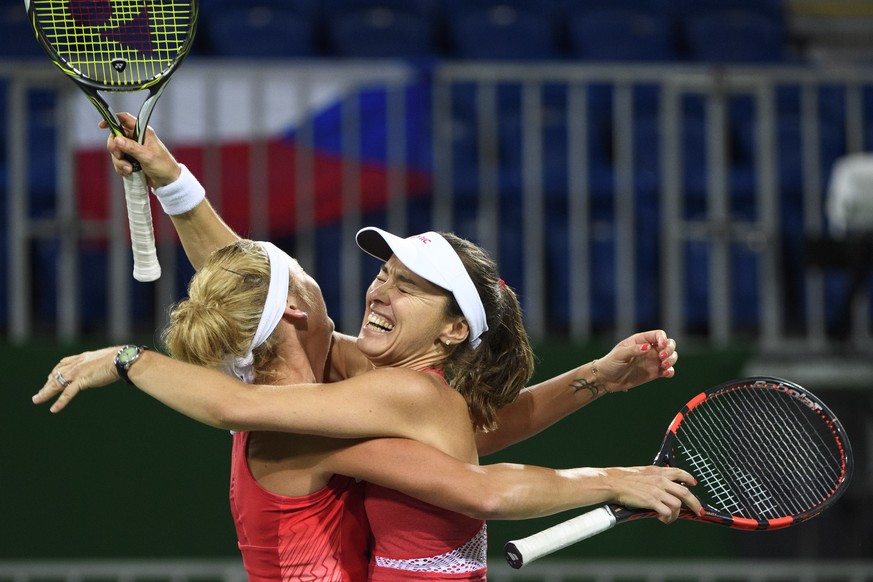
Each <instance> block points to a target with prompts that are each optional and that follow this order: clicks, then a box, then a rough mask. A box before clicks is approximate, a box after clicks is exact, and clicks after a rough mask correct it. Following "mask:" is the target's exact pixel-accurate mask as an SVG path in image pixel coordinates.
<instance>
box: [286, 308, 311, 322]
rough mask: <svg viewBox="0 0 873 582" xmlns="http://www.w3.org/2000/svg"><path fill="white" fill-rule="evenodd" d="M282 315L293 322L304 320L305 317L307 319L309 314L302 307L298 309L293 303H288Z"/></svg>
mask: <svg viewBox="0 0 873 582" xmlns="http://www.w3.org/2000/svg"><path fill="white" fill-rule="evenodd" d="M283 317H287V318H289V319H291V320H292V321H291V323H294V322H295V321H297V322H301V321H306V320H307V319H309V314H308V313H306V312H305V311H303V310H302V309H298V308H297V307H295V306H294V305H289V306H287V307H286V308H285V314H284V315H283Z"/></svg>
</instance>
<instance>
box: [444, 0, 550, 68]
mask: <svg viewBox="0 0 873 582" xmlns="http://www.w3.org/2000/svg"><path fill="white" fill-rule="evenodd" d="M448 28H449V35H450V40H451V42H452V45H453V47H452V48H453V53H454V54H455V55H456V56H457V57H460V58H464V59H483V60H534V59H552V58H556V57H557V56H558V55H559V51H558V45H557V42H556V38H555V31H554V29H553V24H552V19H551V16H550V15H549V14H548V13H547V12H545V11H541V10H540V11H533V10H531V11H529V10H526V9H523V8H520V7H518V8H517V7H514V6H511V5H509V4H504V3H499V2H495V3H493V4H490V5H478V4H474V5H471V7H469V8H466V9H464V10H459V11H457V12H453V13H450V14H449V16H448Z"/></svg>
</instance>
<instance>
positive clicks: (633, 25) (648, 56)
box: [567, 7, 677, 61]
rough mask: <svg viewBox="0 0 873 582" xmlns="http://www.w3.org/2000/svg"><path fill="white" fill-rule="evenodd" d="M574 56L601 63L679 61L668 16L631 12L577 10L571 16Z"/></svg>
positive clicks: (569, 27)
mask: <svg viewBox="0 0 873 582" xmlns="http://www.w3.org/2000/svg"><path fill="white" fill-rule="evenodd" d="M567 30H568V41H569V45H570V50H571V53H572V55H573V56H575V57H578V58H580V59H585V60H599V61H671V60H674V59H676V58H677V53H676V50H675V47H674V42H673V38H672V34H671V33H672V30H671V27H670V22H669V20H668V19H667V17H666V16H665V15H664V14H660V13H655V12H646V11H642V10H633V9H629V8H612V7H610V8H599V9H591V10H577V11H574V12H573V13H572V14H569V15H568V20H567Z"/></svg>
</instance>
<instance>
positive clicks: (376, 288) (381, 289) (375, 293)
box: [367, 279, 388, 309]
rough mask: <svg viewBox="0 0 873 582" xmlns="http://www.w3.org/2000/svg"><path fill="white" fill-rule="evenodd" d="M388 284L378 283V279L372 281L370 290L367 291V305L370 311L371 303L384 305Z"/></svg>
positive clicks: (385, 282)
mask: <svg viewBox="0 0 873 582" xmlns="http://www.w3.org/2000/svg"><path fill="white" fill-rule="evenodd" d="M387 286H388V282H387V281H384V282H383V281H379V280H378V279H374V280H373V283H372V284H371V285H370V288H369V289H367V304H368V305H370V309H372V308H373V307H372V306H373V303H375V302H377V301H378V302H380V303H384V301H385V297H386V294H387V293H386V291H387V289H386V288H387Z"/></svg>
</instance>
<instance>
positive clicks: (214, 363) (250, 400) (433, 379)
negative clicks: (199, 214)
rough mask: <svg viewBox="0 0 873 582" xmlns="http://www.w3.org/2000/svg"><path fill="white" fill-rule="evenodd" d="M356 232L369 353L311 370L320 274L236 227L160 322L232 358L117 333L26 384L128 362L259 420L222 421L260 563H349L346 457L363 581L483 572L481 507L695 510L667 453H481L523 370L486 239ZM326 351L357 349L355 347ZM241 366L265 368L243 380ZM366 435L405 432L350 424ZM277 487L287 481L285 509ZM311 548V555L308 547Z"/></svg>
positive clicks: (156, 384)
mask: <svg viewBox="0 0 873 582" xmlns="http://www.w3.org/2000/svg"><path fill="white" fill-rule="evenodd" d="M359 243H360V244H361V246H362V248H364V249H365V250H368V251H369V252H371V253H373V254H375V255H377V256H380V257H382V258H384V259H386V262H385V265H384V266H383V267H382V269H381V270H380V273H379V275H377V277H376V279H375V280H374V282H373V284H372V285H371V287H370V289H369V290H368V293H367V310H366V315H365V319H364V322H363V325H362V328H361V331H360V334H359V336H358V338H357V344H358V347H359V349H360V352H361V353H363V354H364V355H365V356H366V357H367V358H368V361H369V362H371V365H370V366H369V369H368V371H364V370H351V369H347V370H346V372H347V375H348V376H349V377H350V378H349V379H348V380H345V381H340V382H337V383H334V384H329V385H324V384H319V383H313V382H318V381H320V380H322V379H323V376H324V374H323V373H322V372H321V371H320V370H323V369H324V365H325V364H326V361H327V359H328V351H329V348H330V345H331V339H330V338H331V335H332V334H331V332H332V323H330V320H329V319H328V318H327V315H326V313H325V311H324V304H323V300H322V299H321V295H320V290H319V289H318V287H317V285H316V284H315V282H314V281H313V280H312V279H311V278H309V277H308V275H306V274H305V273H304V272H303V271H302V269H300V267H299V265H297V264H296V262H294V261H293V260H290V259H289V258H288V257H287V255H284V253H281V251H278V249H275V247H272V245H269V244H262V245H257V247H259V248H257V247H255V246H253V243H249V242H246V241H241V242H238V243H236V244H234V245H232V246H231V247H228V249H222V251H219V252H218V253H216V255H214V257H211V258H210V260H209V261H207V262H206V264H205V265H203V268H202V269H201V270H200V271H199V272H198V274H197V276H195V278H194V280H193V281H192V285H191V292H190V298H189V300H187V302H183V303H182V304H181V305H180V306H179V307H178V308H177V309H176V311H175V313H174V316H173V322H172V324H171V328H170V330H169V331H168V334H167V336H166V337H167V343H168V346H170V349H171V350H172V351H173V352H174V353H176V355H177V356H178V357H180V358H183V359H188V360H191V361H197V362H198V363H201V364H205V365H207V366H210V367H212V368H215V369H221V370H223V371H225V372H226V373H225V374H219V373H217V372H213V371H210V370H205V369H203V368H199V367H196V366H192V365H189V364H184V363H182V362H179V361H174V360H171V359H169V358H166V357H164V356H161V355H160V354H157V353H155V352H150V351H146V352H141V353H140V354H139V355H138V357H137V358H136V359H135V360H133V361H132V362H127V363H122V364H120V365H119V364H118V363H117V362H114V360H116V353H117V352H118V351H119V350H118V349H117V348H109V349H106V350H103V351H100V352H93V353H86V354H82V355H79V356H74V357H71V358H66V359H64V360H63V361H62V362H61V363H60V364H59V365H58V366H56V368H55V369H54V370H53V374H52V375H51V376H50V378H49V381H48V382H47V383H46V385H45V386H44V387H43V389H42V390H41V391H40V393H39V394H38V395H37V396H36V397H35V399H34V400H35V402H45V401H47V400H49V399H50V398H52V397H53V396H54V395H56V394H58V393H59V392H61V396H60V398H59V399H58V401H57V402H56V403H55V404H54V406H53V410H54V411H57V410H60V409H62V408H63V407H64V406H65V405H66V403H67V402H69V400H70V399H71V398H73V397H74V396H75V394H76V393H78V392H79V391H81V390H83V389H86V388H89V387H93V386H99V385H104V384H106V383H109V382H112V381H113V380H115V379H117V378H118V376H119V374H121V375H123V376H125V377H126V378H127V379H129V381H131V382H132V383H134V384H135V385H136V386H138V387H139V388H140V389H142V390H143V391H145V392H147V393H149V394H151V395H152V396H154V397H156V398H158V399H160V400H161V401H163V402H164V403H166V404H168V405H169V406H171V407H173V408H175V409H177V410H179V411H181V412H183V413H185V414H188V415H189V416H192V417H193V418H196V419H198V420H201V421H203V422H206V423H207V424H210V425H213V426H218V427H222V428H230V429H233V430H237V431H254V432H240V433H237V435H235V436H234V440H235V445H234V460H233V463H234V469H233V475H234V481H233V482H232V491H231V495H232V499H234V501H233V503H232V507H233V508H234V511H235V522H236V525H237V530H238V533H240V544H241V549H242V550H243V555H244V559H245V560H246V567H247V569H248V570H249V572H250V576H251V577H252V579H253V580H267V579H283V580H285V579H289V580H290V579H301V578H303V577H304V576H306V575H308V576H310V577H311V578H312V579H336V580H355V579H360V578H359V577H358V576H360V572H361V570H360V569H359V566H358V565H356V562H355V556H359V555H360V554H361V551H362V541H361V540H362V539H363V536H364V534H363V533H362V532H361V528H362V527H363V526H362V525H361V524H362V519H361V515H362V514H361V512H360V501H359V500H360V490H359V489H356V485H355V484H354V482H353V481H352V480H348V479H346V480H343V479H341V478H338V477H337V475H338V474H339V475H349V476H354V477H359V478H363V479H366V480H368V482H369V484H368V485H366V495H365V499H364V503H365V505H366V511H367V517H368V521H369V524H370V527H371V529H372V533H373V539H374V543H375V545H374V547H373V548H372V550H371V552H370V554H371V555H370V556H369V559H370V564H369V577H370V579H372V580H402V579H408V580H417V579H429V580H432V579H462V580H482V579H484V577H485V528H484V518H499V517H512V518H519V517H532V516H536V515H544V514H548V513H554V512H556V511H561V510H564V509H568V508H570V507H576V506H581V505H588V504H593V503H600V502H604V501H616V502H620V503H623V504H626V505H631V506H639V507H649V508H652V509H655V510H656V511H658V512H659V513H660V514H661V515H662V519H663V520H664V521H671V520H672V519H674V518H675V517H676V513H677V512H678V509H679V507H680V505H681V504H682V503H685V504H687V505H688V506H689V507H691V508H692V509H697V507H698V505H697V502H696V500H695V499H694V497H693V496H692V495H691V494H690V493H689V492H688V490H687V489H686V488H685V487H683V486H682V485H680V484H679V483H678V482H686V483H694V480H693V477H692V476H691V475H688V474H687V473H684V472H682V471H678V470H674V469H660V468H655V467H638V468H627V469H621V468H613V469H575V470H570V471H551V470H548V469H541V468H534V467H524V468H520V467H516V466H512V465H497V466H492V467H476V465H477V462H478V454H477V445H476V437H477V431H478V430H479V429H489V428H492V427H493V426H494V423H495V420H496V419H497V418H498V415H497V410H498V409H499V408H500V407H501V406H503V405H504V404H505V403H507V402H511V401H513V399H514V398H515V397H516V395H517V394H518V393H519V391H520V390H521V388H522V387H523V386H524V384H525V382H526V381H527V379H528V377H529V374H530V365H531V359H530V351H529V348H528V347H527V341H526V336H525V335H523V328H520V327H519V326H520V321H521V318H520V310H519V308H518V304H517V300H516V299H515V297H514V294H513V293H512V291H511V289H509V288H508V287H507V286H505V285H504V284H502V282H501V281H500V280H499V278H498V277H497V275H496V269H495V267H494V265H493V262H491V261H490V259H488V257H487V255H485V254H484V253H483V252H482V251H481V249H478V248H477V247H475V245H472V244H470V243H468V242H466V241H462V240H461V239H457V237H453V236H451V235H443V234H440V233H424V234H423V235H418V236H416V237H410V238H409V239H400V238H398V237H394V236H393V235H390V234H389V233H385V232H384V231H379V230H378V229H365V230H364V231H362V232H361V233H360V234H359ZM388 253H390V254H388ZM386 255H387V256H386ZM237 259H238V260H237ZM450 288H451V289H450ZM228 294H230V295H235V294H239V295H240V297H239V298H236V297H230V296H228ZM224 319H227V320H228V321H230V322H233V323H227V325H225V324H224V323H222V322H220V321H219V320H224ZM212 320H215V321H214V322H213V321H212ZM204 321H206V322H207V323H205V324H204ZM186 322H187V323H186ZM200 328H206V329H200ZM519 334H521V335H519ZM230 338H233V339H232V341H229V340H230ZM630 349H636V350H638V351H639V353H641V354H642V353H644V352H646V350H644V349H643V348H642V347H638V348H630V347H629V346H619V347H617V348H616V350H613V352H615V354H613V352H610V354H609V355H607V356H606V357H604V358H603V361H604V367H605V368H606V369H607V370H610V369H611V368H612V367H613V365H614V360H617V361H620V360H621V359H622V358H625V357H627V354H625V353H624V352H626V351H629V350H630ZM197 354H202V355H203V359H202V360H198V355H197ZM332 365H333V366H334V367H337V368H339V369H341V368H343V367H344V366H347V367H348V366H351V367H355V366H360V359H357V358H347V359H341V360H340V361H338V362H335V363H334V364H332ZM234 377H236V378H240V379H242V381H250V380H251V379H256V380H259V381H269V382H270V383H272V384H274V385H271V386H247V385H246V384H244V383H242V382H241V381H239V380H235V379H234ZM447 379H448V380H450V381H451V383H449V381H447ZM300 382H310V383H309V384H306V385H300V384H299V383H300ZM588 382H589V383H590V384H592V385H597V384H599V382H600V380H598V379H596V378H594V377H593V376H592V377H591V378H590V379H589V380H588ZM277 383H297V384H298V385H296V386H276V385H275V384H277ZM603 386H609V384H608V383H607V384H603ZM264 431H265V432H264ZM277 432H292V433H296V434H294V435H285V434H281V435H280V434H277ZM377 436H396V437H404V439H384V438H380V439H370V440H366V441H360V440H357V439H358V438H361V437H377ZM406 439H415V440H418V441H420V442H421V443H424V444H427V445H430V446H431V447H432V448H433V449H436V450H431V449H429V448H427V447H424V446H423V445H422V444H418V443H413V442H412V441H411V440H406ZM438 451H439V452H438ZM453 459H454V460H453ZM246 478H248V481H249V483H248V486H247V488H246V486H244V485H242V484H243V483H244V482H245V480H246ZM252 481H254V482H256V483H257V485H256V486H255V485H253V484H252ZM376 484H379V485H376ZM397 489H399V490H402V491H404V493H406V494H410V495H414V496H416V497H419V498H421V499H422V500H423V501H424V502H425V503H422V502H420V501H417V500H416V499H413V498H411V497H407V496H406V495H405V494H404V493H400V492H398V491H396V490H397ZM243 490H245V493H243ZM325 492H326V493H325ZM489 492H493V494H492V493H489ZM238 495H242V496H238ZM273 496H280V497H282V498H290V499H291V505H292V506H294V507H287V506H283V505H282V503H281V502H282V501H283V499H277V498H275V497H273ZM300 500H302V502H303V504H304V506H305V507H303V508H302V509H301V507H297V505H296V502H297V501H300ZM311 500H315V501H316V502H318V501H325V500H327V501H325V504H326V508H325V507H322V506H320V505H319V506H318V509H319V510H323V509H326V510H327V513H328V514H329V516H330V517H329V518H325V515H326V514H325V513H324V512H323V511H315V512H314V513H311V512H310V513H307V512H308V511H310V510H312V507H310V506H309V505H307V503H308V502H309V501H311ZM432 504H433V505H432ZM442 508H447V509H448V510H446V509H442ZM452 510H454V511H452ZM460 512H463V513H460ZM464 514H467V515H464ZM270 520H273V521H270ZM276 522H278V524H277V523H276ZM276 525H278V527H274V526H276ZM315 531H317V532H319V533H318V535H313V534H312V532H315ZM264 532H270V533H269V534H268V535H267V537H266V539H265V538H264V537H257V534H259V533H264ZM307 532H309V533H307ZM322 533H324V535H321V534H322ZM277 534H279V535H278V536H277ZM316 550H317V551H316ZM313 555H315V556H318V559H317V560H316V561H315V563H313V562H312V561H311V560H309V561H307V560H306V559H303V558H304V557H305V556H313ZM357 564H363V560H362V561H361V562H358V563H357ZM360 567H362V566H360ZM326 572H331V576H335V577H328V576H327V575H326Z"/></svg>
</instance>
